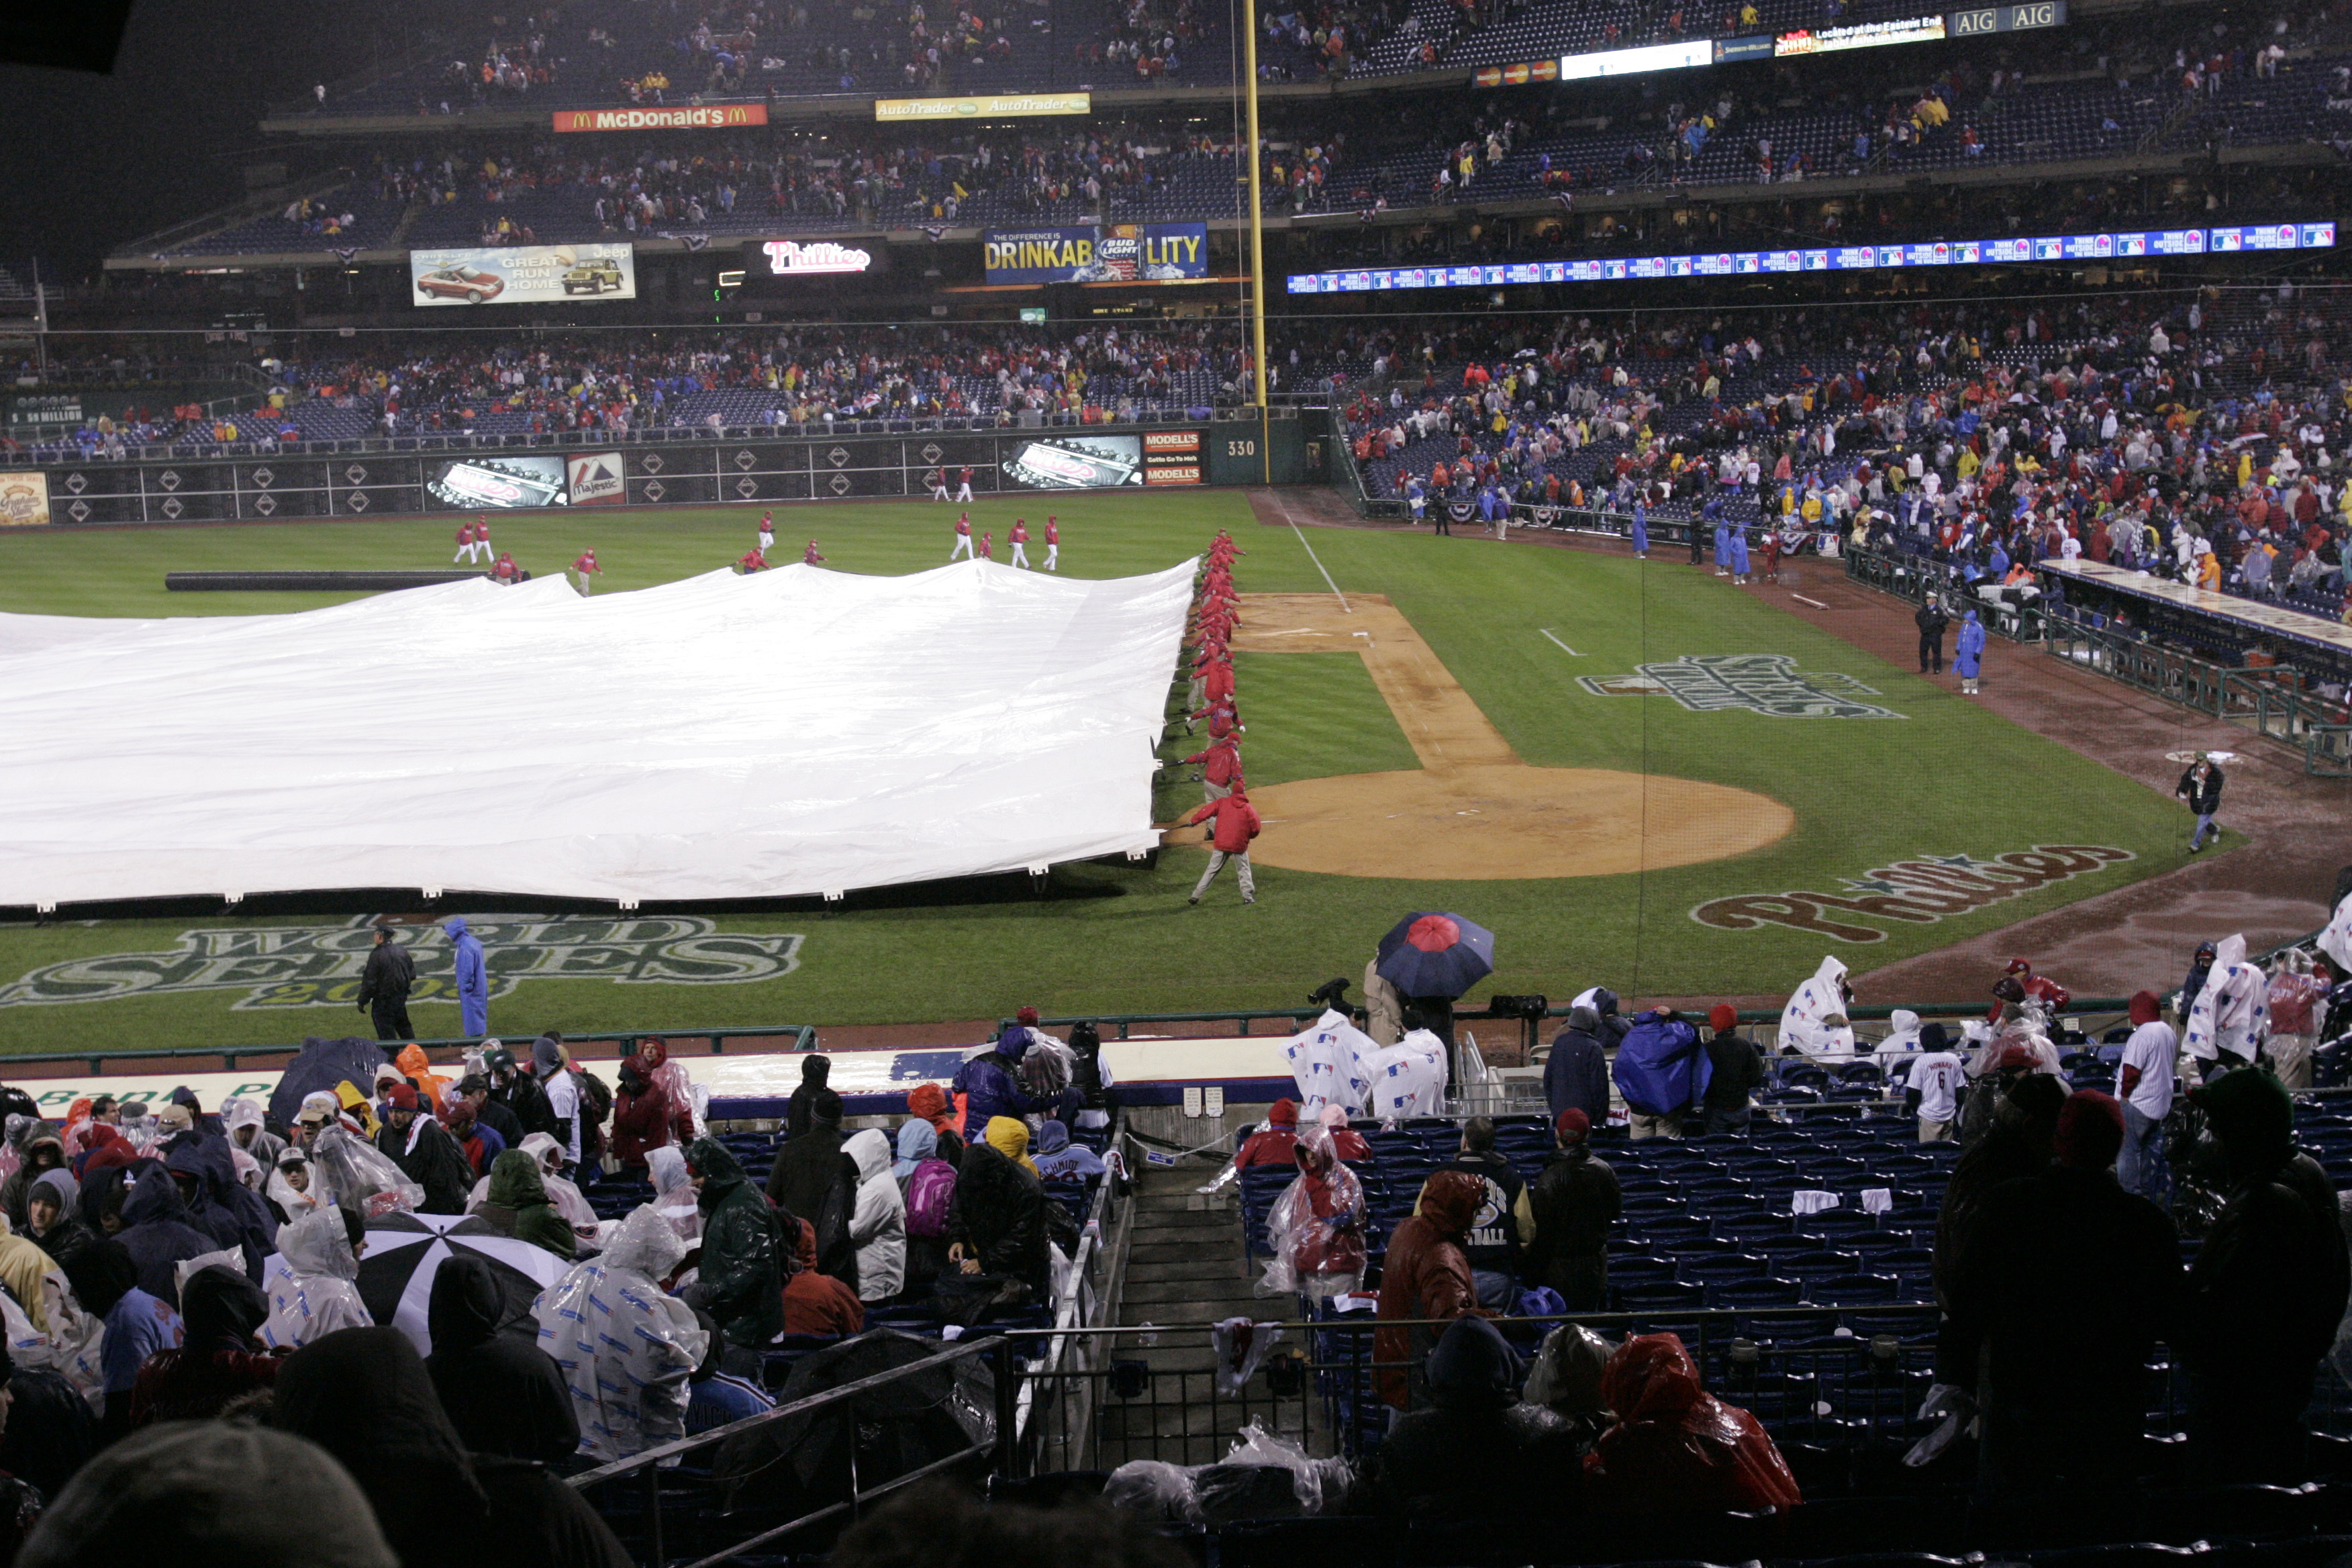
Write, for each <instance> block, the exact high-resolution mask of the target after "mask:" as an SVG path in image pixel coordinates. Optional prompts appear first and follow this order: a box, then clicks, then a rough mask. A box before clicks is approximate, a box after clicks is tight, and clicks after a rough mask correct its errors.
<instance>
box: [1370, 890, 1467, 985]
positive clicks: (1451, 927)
mask: <svg viewBox="0 0 2352 1568" xmlns="http://www.w3.org/2000/svg"><path fill="white" fill-rule="evenodd" d="M1379 968H1380V972H1381V977H1382V978H1383V979H1385V980H1387V981H1388V983H1389V984H1391V985H1393V986H1395V987H1396V988H1397V989H1398V990H1399V991H1401V992H1402V993H1404V994H1406V995H1407V996H1443V997H1444V998H1446V999H1447V1000H1449V1001H1450V1000H1452V999H1453V998H1454V997H1456V996H1459V995H1461V994H1463V993H1464V992H1465V991H1467V990H1469V989H1470V987H1472V986H1473V985H1475V984H1478V982H1480V981H1481V980H1484V979H1486V976H1487V975H1489V974H1492V973H1494V972H1495V933H1494V932H1493V931H1488V930H1487V929H1486V927H1485V926H1482V925H1476V924H1474V923H1473V922H1471V921H1465V920H1464V919H1463V918H1462V917H1461V916H1460V915H1448V914H1436V913H1432V912H1429V911H1426V910H1424V911H1423V912H1421V913H1418V914H1410V915H1407V916H1405V917H1404V919H1402V920H1401V921H1397V923H1396V928H1395V929H1394V930H1392V931H1390V932H1389V934H1388V935H1386V936H1384V937H1382V938H1381V950H1380V963H1379Z"/></svg>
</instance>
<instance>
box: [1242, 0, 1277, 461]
mask: <svg viewBox="0 0 2352 1568" xmlns="http://www.w3.org/2000/svg"><path fill="white" fill-rule="evenodd" d="M1242 83H1243V86H1242V90H1243V91H1244V93H1246V94H1247V95H1248V98H1247V102H1248V104H1249V152H1248V159H1249V234H1250V363H1251V365H1252V368H1253V370H1254V372H1255V374H1253V375H1252V376H1251V378H1250V389H1251V391H1252V393H1253V395H1255V401H1256V403H1257V451H1258V461H1259V463H1260V464H1261V465H1262V468H1261V472H1262V473H1263V475H1264V477H1265V483H1267V484H1272V483H1273V482H1274V450H1273V442H1272V440H1271V439H1270V437H1272V435H1273V431H1272V430H1271V429H1269V428H1268V427H1267V424H1266V419H1267V416H1266V411H1265V384H1266V381H1267V379H1268V376H1269V374H1270V373H1271V371H1272V368H1273V367H1272V366H1271V365H1269V364H1268V363H1266V357H1265V222H1264V219H1263V216H1262V215H1263V214H1264V212H1265V203H1264V202H1263V201H1261V200H1260V199H1259V193H1258V165H1259V163H1260V157H1259V153H1258V139H1257V0H1242Z"/></svg>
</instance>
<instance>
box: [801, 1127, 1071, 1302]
mask: <svg viewBox="0 0 2352 1568" xmlns="http://www.w3.org/2000/svg"><path fill="white" fill-rule="evenodd" d="M1048 1125H1049V1126H1050V1125H1052V1124H1051V1123H1048ZM841 1152H842V1153H843V1154H844V1155H845V1156H847V1158H848V1159H849V1160H850V1162H851V1163H853V1164H855V1165H856V1167H857V1198H856V1205H855V1206H854V1207H853V1208H852V1209H851V1211H850V1215H849V1241H850V1245H851V1246H853V1247H856V1248H857V1299H858V1300H861V1301H887V1300H889V1299H890V1298H891V1297H893V1296H896V1295H897V1294H898V1292H899V1291H901V1290H903V1289H906V1286H907V1198H906V1194H903V1193H901V1192H900V1191H899V1190H898V1177H897V1176H895V1175H894V1174H892V1173H891V1170H890V1164H891V1160H890V1139H889V1136H888V1135H887V1133H885V1132H883V1131H881V1130H880V1129H879V1128H875V1127H869V1128H867V1129H866V1130H865V1131H863V1132H858V1133H855V1134H853V1135H852V1136H851V1138H850V1140H849V1142H846V1143H844V1144H843V1145H842V1146H841Z"/></svg>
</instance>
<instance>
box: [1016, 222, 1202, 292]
mask: <svg viewBox="0 0 2352 1568" xmlns="http://www.w3.org/2000/svg"><path fill="white" fill-rule="evenodd" d="M982 260H983V262H984V263H985V264H986V266H987V268H988V280H989V281H990V282H991V283H1135V282H1143V283H1174V282H1181V281H1182V280H1183V279H1188V278H1206V277H1207V276H1208V275H1209V226H1208V225H1206V224H1202V223H1123V224H1113V225H1111V226H1109V227H1108V228H1044V229H1027V230H1023V231H1021V232H1017V233H1014V232H1004V233H998V232H993V231H992V232H991V233H990V234H989V235H988V236H987V237H986V239H985V241H984V242H983V245H982Z"/></svg>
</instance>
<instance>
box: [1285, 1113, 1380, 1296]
mask: <svg viewBox="0 0 2352 1568" xmlns="http://www.w3.org/2000/svg"><path fill="white" fill-rule="evenodd" d="M1293 1148H1294V1150H1295V1157H1296V1159H1297V1163H1298V1179H1297V1181H1295V1182H1293V1183H1291V1184H1290V1185H1289V1186H1287V1187H1286V1188H1284V1189H1283V1192H1282V1195H1281V1196H1280V1197H1278V1198H1276V1199H1275V1200H1274V1207H1273V1208H1272V1209H1271V1210H1269V1211H1268V1212H1267V1214H1266V1217H1265V1230H1266V1239H1267V1240H1268V1242H1269V1243H1271V1245H1272V1246H1273V1248H1274V1258H1273V1259H1272V1261H1270V1262H1268V1263H1267V1264H1266V1266H1265V1279H1264V1280H1262V1281H1261V1282H1260V1283H1259V1286H1258V1289H1259V1291H1260V1293H1261V1294H1265V1295H1286V1294H1290V1293H1294V1292H1295V1293H1297V1294H1300V1295H1305V1296H1309V1297H1312V1298H1313V1299H1315V1300H1318V1301H1320V1300H1327V1299H1328V1298H1329V1297H1332V1296H1340V1295H1348V1294H1351V1293H1352V1292H1354V1291H1355V1290H1356V1289H1358V1288H1359V1287H1360V1286H1361V1285H1362V1284H1363V1282H1364V1258H1365V1254H1364V1218H1365V1215H1366V1213H1367V1212H1368V1211H1367V1210H1366V1208H1365V1205H1364V1187H1363V1184H1362V1183H1361V1182H1360V1181H1358V1180H1357V1178H1356V1173H1355V1172H1353V1171H1351V1170H1349V1169H1348V1167H1347V1166H1346V1165H1344V1164H1342V1163H1340V1162H1339V1151H1338V1150H1337V1148H1336V1147H1335V1146H1334V1145H1333V1143H1332V1142H1331V1130H1330V1129H1329V1128H1328V1127H1326V1126H1324V1125H1323V1124H1322V1123H1321V1122H1319V1121H1318V1122H1314V1123H1312V1124H1310V1125H1309V1126H1308V1127H1307V1129H1306V1130H1305V1131H1302V1132H1300V1133H1299V1134H1298V1137H1297V1142H1296V1143H1295V1144H1294V1145H1293Z"/></svg>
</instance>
